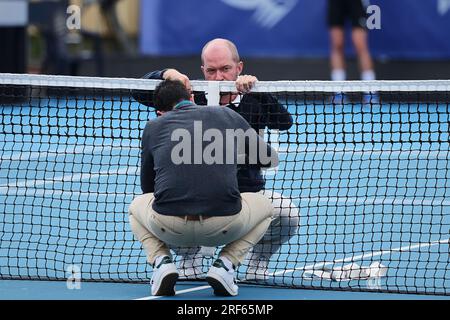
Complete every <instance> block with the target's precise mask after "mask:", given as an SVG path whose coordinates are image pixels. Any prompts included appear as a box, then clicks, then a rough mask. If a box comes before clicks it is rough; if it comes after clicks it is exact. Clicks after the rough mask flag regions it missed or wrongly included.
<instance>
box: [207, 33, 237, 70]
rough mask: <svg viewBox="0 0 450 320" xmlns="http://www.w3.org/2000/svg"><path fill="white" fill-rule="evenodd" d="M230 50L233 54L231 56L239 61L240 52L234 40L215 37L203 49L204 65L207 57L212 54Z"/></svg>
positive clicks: (235, 60)
mask: <svg viewBox="0 0 450 320" xmlns="http://www.w3.org/2000/svg"><path fill="white" fill-rule="evenodd" d="M224 51H228V52H229V53H230V54H231V58H232V60H233V61H234V62H236V63H239V61H240V58H239V53H238V50H237V48H236V46H235V44H234V43H233V42H231V41H230V40H227V39H221V38H217V39H213V40H211V41H209V42H208V43H207V44H205V46H204V47H203V50H202V56H201V58H202V66H203V65H204V64H205V58H207V57H208V56H210V55H211V54H214V53H217V52H224Z"/></svg>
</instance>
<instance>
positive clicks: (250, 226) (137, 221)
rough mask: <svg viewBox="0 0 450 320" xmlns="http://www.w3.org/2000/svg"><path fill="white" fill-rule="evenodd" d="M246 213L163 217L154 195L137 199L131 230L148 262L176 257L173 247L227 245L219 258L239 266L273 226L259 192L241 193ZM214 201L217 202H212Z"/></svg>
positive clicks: (267, 204) (266, 202) (269, 206)
mask: <svg viewBox="0 0 450 320" xmlns="http://www.w3.org/2000/svg"><path fill="white" fill-rule="evenodd" d="M241 198H242V210H241V211H240V212H239V213H238V214H235V215H232V216H224V217H208V218H206V217H204V218H202V217H200V219H199V221H191V220H187V218H186V217H185V216H181V217H178V216H167V215H161V214H159V213H157V212H156V211H154V210H153V208H152V203H153V199H154V197H153V193H146V194H143V195H140V196H137V197H136V198H135V199H134V200H133V201H132V203H131V205H130V208H129V214H130V216H129V218H130V224H131V230H132V231H133V233H134V235H135V237H136V238H137V239H138V240H139V241H140V242H141V243H142V245H143V247H144V249H145V251H146V254H147V260H148V262H149V263H150V264H152V265H153V264H154V261H155V258H156V257H157V256H161V255H167V256H170V257H171V256H172V255H171V253H170V249H169V247H168V245H171V246H183V247H190V246H192V247H193V246H208V247H216V246H222V245H225V247H224V248H223V249H222V251H221V252H220V254H219V256H224V257H227V258H228V259H229V260H230V261H231V262H232V263H233V264H234V265H235V266H238V265H239V264H241V263H242V262H243V261H244V259H245V257H246V255H247V253H248V251H249V250H250V249H251V248H252V247H253V246H254V245H255V244H256V243H258V241H259V240H260V239H261V238H262V237H263V236H264V233H265V232H266V231H267V228H268V227H269V225H270V222H271V218H272V213H273V207H272V204H271V202H270V200H269V199H267V198H266V197H265V196H264V195H262V194H259V193H241ZM212 201H213V200H212Z"/></svg>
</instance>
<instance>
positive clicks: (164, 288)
mask: <svg viewBox="0 0 450 320" xmlns="http://www.w3.org/2000/svg"><path fill="white" fill-rule="evenodd" d="M177 280H178V273H169V274H167V275H166V276H164V278H163V279H162V280H161V285H160V286H159V289H158V291H156V293H155V294H154V295H155V296H174V295H175V290H174V288H175V283H176V282H177Z"/></svg>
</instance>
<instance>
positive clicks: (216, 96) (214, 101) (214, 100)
mask: <svg viewBox="0 0 450 320" xmlns="http://www.w3.org/2000/svg"><path fill="white" fill-rule="evenodd" d="M206 100H208V105H209V106H218V105H219V104H220V86H219V81H208V89H207V91H206Z"/></svg>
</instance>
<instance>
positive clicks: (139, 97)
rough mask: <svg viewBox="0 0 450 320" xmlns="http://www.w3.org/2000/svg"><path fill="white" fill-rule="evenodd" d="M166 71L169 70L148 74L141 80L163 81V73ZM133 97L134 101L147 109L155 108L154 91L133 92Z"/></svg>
mask: <svg viewBox="0 0 450 320" xmlns="http://www.w3.org/2000/svg"><path fill="white" fill-rule="evenodd" d="M166 70H167V69H163V70H156V71H152V72H149V73H146V74H145V75H144V76H142V77H141V79H153V80H162V79H163V78H162V76H163V73H164V71H166ZM131 96H132V97H133V99H134V100H136V101H137V102H139V103H140V104H143V105H145V106H147V107H152V108H154V105H153V91H144V90H131Z"/></svg>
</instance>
